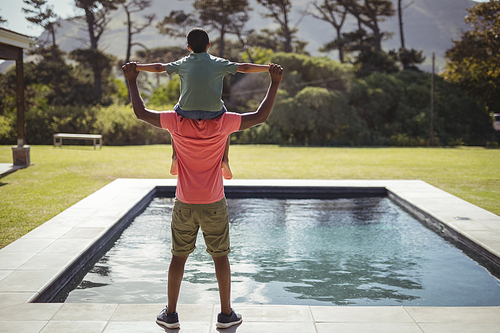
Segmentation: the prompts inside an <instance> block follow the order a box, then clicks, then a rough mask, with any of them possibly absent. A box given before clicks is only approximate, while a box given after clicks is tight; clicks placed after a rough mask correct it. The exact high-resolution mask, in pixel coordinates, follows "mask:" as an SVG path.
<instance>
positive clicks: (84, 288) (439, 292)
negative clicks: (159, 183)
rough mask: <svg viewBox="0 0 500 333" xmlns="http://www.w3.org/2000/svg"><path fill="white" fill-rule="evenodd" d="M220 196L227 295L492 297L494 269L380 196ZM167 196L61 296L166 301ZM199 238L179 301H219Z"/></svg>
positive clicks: (442, 301)
mask: <svg viewBox="0 0 500 333" xmlns="http://www.w3.org/2000/svg"><path fill="white" fill-rule="evenodd" d="M228 203H229V207H230V217H231V221H230V222H231V224H230V228H231V230H230V232H231V243H232V253H231V254H230V261H231V265H232V279H233V283H232V288H233V291H232V295H233V297H232V298H233V301H234V302H235V303H248V304H296V305H423V306H479V305H481V306H486V305H500V283H499V280H498V279H496V278H495V277H493V276H491V275H490V274H489V273H488V272H487V271H486V269H484V268H483V267H481V266H479V265H478V264H477V263H476V262H475V261H473V260H472V259H470V258H469V257H468V256H467V255H465V254H464V253H463V252H462V251H461V250H459V249H457V248H456V247H454V246H453V245H452V244H451V243H449V242H447V241H446V240H444V239H443V238H441V237H440V236H439V235H437V234H436V233H434V232H433V231H431V230H429V229H427V228H425V227H424V226H422V225H421V224H420V223H419V222H418V221H417V220H415V219H414V218H413V217H412V216H411V215H409V214H408V213H407V212H406V211H405V210H403V209H402V208H401V207H399V206H398V205H396V204H395V203H394V202H392V201H391V200H390V199H388V198H387V197H372V198H353V199H332V200H324V199H228ZM172 204H173V200H172V199H171V198H155V199H154V200H153V201H152V202H151V204H150V205H149V207H148V208H147V209H146V210H145V211H144V213H143V214H141V215H139V216H137V217H136V218H135V220H134V221H133V222H132V223H131V225H130V226H129V227H128V228H127V229H126V230H125V231H124V232H123V234H122V236H121V238H120V239H119V240H118V241H116V242H115V246H114V247H113V248H112V249H110V250H109V251H108V252H107V253H106V254H105V255H104V256H103V257H102V258H101V259H100V260H99V261H98V262H97V263H96V264H95V265H94V266H93V268H90V272H89V274H87V275H86V276H85V277H84V278H83V281H82V282H81V283H80V284H79V286H78V287H77V288H76V289H75V290H73V291H72V292H70V293H69V295H68V297H67V299H66V302H90V303H158V302H165V299H166V296H165V293H166V290H165V289H166V270H167V269H168V263H169V258H170V231H169V228H170V213H171V207H172ZM197 244H198V249H197V250H196V251H195V253H193V254H192V255H191V257H190V259H189V260H188V262H187V264H186V272H185V276H184V281H183V285H182V288H181V295H180V300H179V303H183V304H196V303H206V302H209V303H217V302H218V293H217V284H216V280H215V274H214V271H213V264H212V261H211V258H210V256H209V255H208V254H207V253H206V252H205V251H204V244H203V240H202V238H201V236H200V237H199V239H198V242H197ZM80 279H81V278H80ZM66 293H67V292H66ZM63 298H64V295H63V296H61V295H60V296H59V297H58V298H57V300H58V301H61V300H62V299H63ZM57 300H56V301H57Z"/></svg>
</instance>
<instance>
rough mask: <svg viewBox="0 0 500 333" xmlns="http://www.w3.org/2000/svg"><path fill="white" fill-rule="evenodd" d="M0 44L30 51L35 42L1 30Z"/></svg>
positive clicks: (20, 35)
mask: <svg viewBox="0 0 500 333" xmlns="http://www.w3.org/2000/svg"><path fill="white" fill-rule="evenodd" d="M0 43H3V44H7V45H12V46H15V47H20V48H22V49H30V48H31V46H32V45H33V44H35V41H34V40H33V38H31V37H29V36H26V35H23V34H20V33H18V32H15V31H12V30H7V29H4V28H0Z"/></svg>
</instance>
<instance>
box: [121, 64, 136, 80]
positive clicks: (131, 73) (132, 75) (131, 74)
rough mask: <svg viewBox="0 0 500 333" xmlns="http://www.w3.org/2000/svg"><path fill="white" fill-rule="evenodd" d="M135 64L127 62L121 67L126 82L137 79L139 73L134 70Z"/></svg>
mask: <svg viewBox="0 0 500 333" xmlns="http://www.w3.org/2000/svg"><path fill="white" fill-rule="evenodd" d="M136 67H137V63H135V62H127V63H126V64H125V65H123V66H122V71H123V74H125V78H126V79H127V81H135V80H136V79H137V75H139V72H138V71H137V69H136Z"/></svg>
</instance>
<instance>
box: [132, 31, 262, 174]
mask: <svg viewBox="0 0 500 333" xmlns="http://www.w3.org/2000/svg"><path fill="white" fill-rule="evenodd" d="M187 43H188V45H187V48H188V49H189V50H191V51H192V52H193V53H191V54H190V55H189V56H187V57H184V58H182V59H180V60H177V61H175V62H171V63H168V64H159V63H157V64H137V67H136V68H137V70H138V71H147V72H155V73H161V72H167V74H168V75H172V74H175V73H177V74H179V76H180V78H181V87H180V88H181V94H180V97H179V102H178V103H177V105H176V106H175V107H174V110H175V111H176V112H177V113H178V114H179V115H181V116H183V117H185V118H189V119H214V118H217V117H220V116H221V115H222V114H224V113H225V112H226V111H227V110H226V107H225V106H224V102H223V101H222V99H221V95H222V88H223V79H224V76H225V75H226V74H228V73H231V74H236V72H241V73H258V72H267V71H268V70H269V66H268V65H257V64H249V63H243V64H239V63H235V62H230V61H229V60H226V59H222V58H217V57H214V56H212V55H210V54H208V53H207V51H208V49H209V48H210V40H209V37H208V33H207V32H206V31H205V30H203V29H200V28H194V29H191V31H189V33H188V34H187ZM229 141H230V138H229V137H228V139H227V143H226V148H225V150H224V157H223V159H222V174H223V176H224V178H225V179H231V178H232V177H233V175H232V173H231V169H230V168H229V157H228V154H229ZM172 148H173V149H172V151H173V154H172V166H171V167H170V173H171V174H172V175H176V174H177V172H178V171H177V168H178V162H177V153H176V148H175V144H174V141H172Z"/></svg>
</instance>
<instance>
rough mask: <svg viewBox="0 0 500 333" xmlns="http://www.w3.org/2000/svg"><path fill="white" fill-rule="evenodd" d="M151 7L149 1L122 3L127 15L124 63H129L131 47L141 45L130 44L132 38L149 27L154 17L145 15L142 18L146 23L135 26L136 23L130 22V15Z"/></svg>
mask: <svg viewBox="0 0 500 333" xmlns="http://www.w3.org/2000/svg"><path fill="white" fill-rule="evenodd" d="M149 6H151V0H130V1H129V2H127V3H123V4H122V7H123V9H124V10H125V13H126V14H127V21H126V22H125V25H126V26H127V53H126V55H125V63H127V62H129V61H130V54H131V50H132V46H134V45H141V44H140V43H132V36H133V35H136V34H139V33H141V32H142V31H143V30H144V29H146V28H147V27H149V26H150V25H151V23H152V22H153V20H154V19H155V17H156V15H155V14H151V15H145V16H144V18H145V19H146V22H144V23H143V24H140V25H137V24H136V22H134V21H132V17H131V16H132V14H133V13H137V12H140V11H143V10H144V9H146V8H148V7H149Z"/></svg>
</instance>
